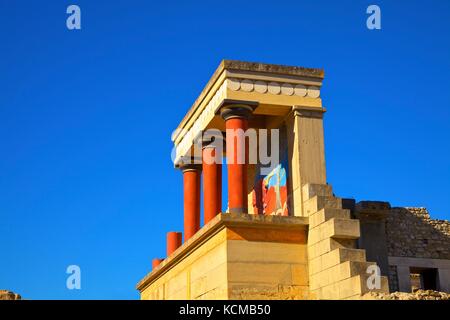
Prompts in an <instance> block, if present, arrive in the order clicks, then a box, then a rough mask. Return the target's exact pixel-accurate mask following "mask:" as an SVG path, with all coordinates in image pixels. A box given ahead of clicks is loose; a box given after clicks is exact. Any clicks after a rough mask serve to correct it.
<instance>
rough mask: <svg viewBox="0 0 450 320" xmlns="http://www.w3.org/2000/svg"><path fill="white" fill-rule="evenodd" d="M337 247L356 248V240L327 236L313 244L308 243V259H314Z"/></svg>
mask: <svg viewBox="0 0 450 320" xmlns="http://www.w3.org/2000/svg"><path fill="white" fill-rule="evenodd" d="M337 248H350V249H356V241H355V240H353V239H333V238H328V239H325V240H322V241H319V242H317V243H315V244H313V245H308V259H314V258H316V257H319V256H321V255H323V254H325V253H328V252H330V251H333V250H334V249H337Z"/></svg>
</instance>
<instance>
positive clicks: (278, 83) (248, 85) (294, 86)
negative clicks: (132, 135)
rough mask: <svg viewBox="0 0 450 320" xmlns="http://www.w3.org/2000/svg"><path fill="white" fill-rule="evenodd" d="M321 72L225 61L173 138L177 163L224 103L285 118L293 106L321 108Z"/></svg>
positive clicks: (215, 116)
mask: <svg viewBox="0 0 450 320" xmlns="http://www.w3.org/2000/svg"><path fill="white" fill-rule="evenodd" d="M323 76H324V72H323V70H322V69H312V68H302V67H288V66H280V65H273V64H263V63H249V62H242V61H233V60H223V61H222V62H221V64H220V65H219V67H218V68H217V70H216V71H215V72H214V74H213V76H212V77H211V79H210V80H209V82H208V83H207V85H206V86H205V88H204V89H203V91H202V93H201V94H200V96H199V97H198V98H197V100H196V101H195V102H194V104H193V105H192V107H191V109H190V110H189V112H188V113H187V114H186V116H185V117H184V118H183V120H182V121H181V122H180V124H179V125H178V128H177V131H176V132H175V133H174V135H173V136H172V140H173V142H174V144H175V147H176V156H175V163H176V164H177V163H179V161H180V160H181V157H183V156H186V155H187V154H188V153H189V151H190V149H191V147H192V145H193V143H194V141H195V139H196V138H197V137H198V135H199V133H201V131H202V130H205V129H207V128H208V127H209V126H210V125H211V123H214V124H217V121H215V118H218V117H219V116H218V111H219V109H220V107H221V106H222V105H223V103H224V101H225V100H234V101H249V102H253V103H256V104H257V107H256V109H255V110H254V115H255V116H258V115H259V116H265V115H269V116H285V115H287V114H288V113H289V112H291V110H292V107H293V106H303V107H312V108H317V109H321V108H322V101H321V99H320V87H321V86H322V80H323Z"/></svg>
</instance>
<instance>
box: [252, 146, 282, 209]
mask: <svg viewBox="0 0 450 320" xmlns="http://www.w3.org/2000/svg"><path fill="white" fill-rule="evenodd" d="M283 140H284V139H281V141H283ZM284 141H285V140H284ZM279 151H280V163H279V164H278V165H277V166H276V167H275V168H274V169H273V170H272V171H271V172H270V173H269V174H267V175H266V176H261V175H260V174H256V175H255V180H254V188H253V191H252V198H253V213H255V214H263V215H280V216H287V215H289V210H288V188H287V180H288V179H287V177H288V168H289V167H288V159H287V158H288V151H287V145H286V144H285V143H281V144H280V150H279ZM256 172H259V168H256Z"/></svg>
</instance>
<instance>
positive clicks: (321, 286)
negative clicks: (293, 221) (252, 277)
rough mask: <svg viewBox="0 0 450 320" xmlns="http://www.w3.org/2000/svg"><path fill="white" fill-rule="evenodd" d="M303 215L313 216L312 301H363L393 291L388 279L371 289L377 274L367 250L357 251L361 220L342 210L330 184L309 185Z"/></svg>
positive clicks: (310, 235)
mask: <svg viewBox="0 0 450 320" xmlns="http://www.w3.org/2000/svg"><path fill="white" fill-rule="evenodd" d="M302 196H303V197H302V198H303V212H304V215H305V216H307V217H309V232H308V265H309V268H308V269H309V270H308V272H309V286H310V298H311V299H332V300H335V299H360V298H361V296H362V295H364V294H366V293H368V292H383V293H388V292H389V286H388V279H387V277H385V276H380V281H379V286H378V288H375V289H369V286H368V284H367V281H368V279H369V277H371V278H370V283H372V279H373V278H374V277H373V271H372V272H368V268H369V266H372V265H376V263H375V262H367V261H366V252H365V250H364V249H357V248H356V240H357V239H358V238H359V236H360V228H359V220H357V219H352V218H351V216H350V210H347V209H343V208H342V199H340V198H336V197H335V196H334V195H333V193H332V189H331V186H330V185H322V184H306V185H304V186H303V188H302Z"/></svg>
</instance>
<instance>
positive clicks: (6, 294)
mask: <svg viewBox="0 0 450 320" xmlns="http://www.w3.org/2000/svg"><path fill="white" fill-rule="evenodd" d="M21 299H22V297H21V296H20V294H17V293H14V292H12V291H9V290H0V300H21Z"/></svg>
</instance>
